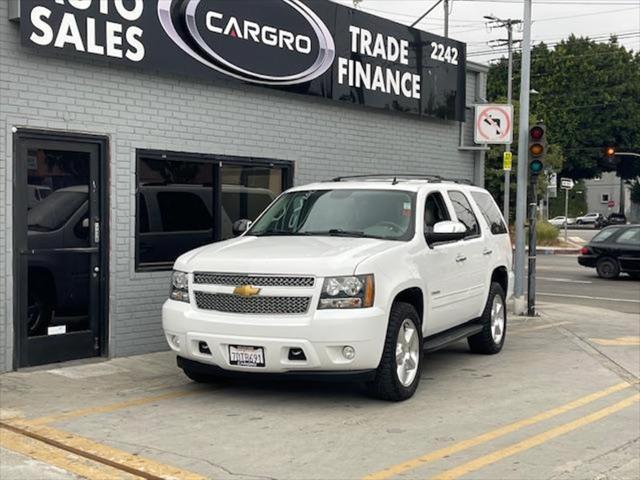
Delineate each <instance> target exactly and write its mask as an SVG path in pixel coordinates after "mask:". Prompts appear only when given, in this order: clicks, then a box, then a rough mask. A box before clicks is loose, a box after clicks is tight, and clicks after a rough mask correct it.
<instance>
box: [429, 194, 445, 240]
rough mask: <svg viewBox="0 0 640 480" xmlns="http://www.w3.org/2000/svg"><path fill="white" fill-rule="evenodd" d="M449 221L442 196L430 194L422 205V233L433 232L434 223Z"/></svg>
mask: <svg viewBox="0 0 640 480" xmlns="http://www.w3.org/2000/svg"><path fill="white" fill-rule="evenodd" d="M450 219H451V217H450V216H449V212H448V211H447V207H446V205H445V203H444V199H443V198H442V194H440V193H439V192H435V193H430V194H429V196H428V197H427V199H426V200H425V204H424V231H425V232H430V231H433V226H434V225H435V224H436V223H438V222H442V221H444V220H450Z"/></svg>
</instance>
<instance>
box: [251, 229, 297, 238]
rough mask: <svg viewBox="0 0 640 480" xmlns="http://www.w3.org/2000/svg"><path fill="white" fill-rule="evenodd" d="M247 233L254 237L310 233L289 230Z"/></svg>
mask: <svg viewBox="0 0 640 480" xmlns="http://www.w3.org/2000/svg"><path fill="white" fill-rule="evenodd" d="M247 235H253V236H254V237H278V236H282V237H289V236H296V235H308V234H307V232H290V231H287V230H267V231H266V232H260V233H251V232H249V233H248V234H247Z"/></svg>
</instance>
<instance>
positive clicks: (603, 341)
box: [589, 337, 640, 347]
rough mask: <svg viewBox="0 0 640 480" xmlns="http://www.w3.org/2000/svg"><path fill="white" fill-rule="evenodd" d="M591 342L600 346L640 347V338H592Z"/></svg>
mask: <svg viewBox="0 0 640 480" xmlns="http://www.w3.org/2000/svg"><path fill="white" fill-rule="evenodd" d="M589 340H590V341H592V342H593V343H597V344H598V345H606V346H612V347H623V346H624V347H637V346H639V345H640V337H618V338H613V339H610V338H590V339H589Z"/></svg>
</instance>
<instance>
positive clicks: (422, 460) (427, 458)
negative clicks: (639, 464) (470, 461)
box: [364, 382, 632, 480]
mask: <svg viewBox="0 0 640 480" xmlns="http://www.w3.org/2000/svg"><path fill="white" fill-rule="evenodd" d="M631 386H632V384H630V383H627V382H623V383H619V384H617V385H614V386H612V387H609V388H605V389H604V390H600V391H598V392H595V393H592V394H590V395H587V396H584V397H581V398H578V399H577V400H574V401H572V402H569V403H566V404H564V405H561V406H559V407H556V408H552V409H551V410H547V411H544V412H542V413H539V414H537V415H534V416H533V417H529V418H525V419H522V420H518V421H517V422H514V423H511V424H509V425H505V426H503V427H500V428H497V429H495V430H491V431H490V432H487V433H484V434H482V435H478V436H477V437H473V438H469V439H467V440H463V441H461V442H458V443H454V444H453V445H449V446H448V447H444V448H441V449H439V450H435V451H433V452H430V453H427V454H425V455H422V456H420V457H417V458H413V459H411V460H407V461H405V462H402V463H399V464H397V465H394V466H392V467H389V468H385V469H384V470H380V471H379V472H375V473H371V474H369V475H367V476H366V477H364V479H365V480H382V479H386V478H391V477H393V476H396V475H399V474H401V473H404V472H406V471H408V470H412V469H414V468H418V467H420V466H422V465H424V464H426V463H430V462H435V461H436V460H440V459H442V458H444V457H448V456H450V455H453V454H455V453H458V452H461V451H463V450H467V449H469V448H472V447H476V446H478V445H481V444H483V443H486V442H490V441H492V440H495V439H497V438H500V437H503V436H504V435H507V434H509V433H513V432H515V431H517V430H520V429H522V428H525V427H528V426H531V425H535V424H536V423H539V422H542V421H544V420H548V419H550V418H553V417H556V416H558V415H561V414H563V413H566V412H569V411H571V410H574V409H576V408H578V407H583V406H585V405H588V404H589V403H591V402H595V401H596V400H599V399H601V398H603V397H606V396H608V395H612V394H614V393H617V392H620V391H622V390H625V389H627V388H629V387H631Z"/></svg>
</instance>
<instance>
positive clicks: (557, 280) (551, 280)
mask: <svg viewBox="0 0 640 480" xmlns="http://www.w3.org/2000/svg"><path fill="white" fill-rule="evenodd" d="M537 279H538V280H546V281H547V282H562V283H583V284H585V283H593V282H591V281H589V280H573V279H571V278H555V277H537Z"/></svg>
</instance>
